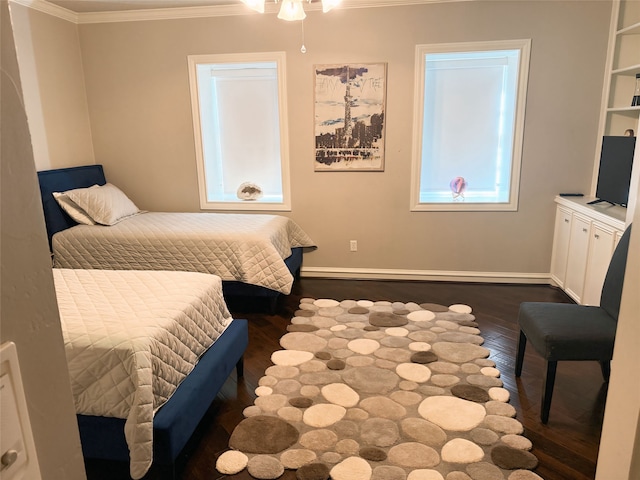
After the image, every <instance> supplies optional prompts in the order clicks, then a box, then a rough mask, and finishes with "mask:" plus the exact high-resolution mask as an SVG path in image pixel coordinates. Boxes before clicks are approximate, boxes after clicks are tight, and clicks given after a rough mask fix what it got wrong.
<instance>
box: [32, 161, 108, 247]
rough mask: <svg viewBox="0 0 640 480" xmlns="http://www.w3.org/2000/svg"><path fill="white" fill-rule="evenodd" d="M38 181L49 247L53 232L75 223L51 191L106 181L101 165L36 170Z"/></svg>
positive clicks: (84, 186)
mask: <svg viewBox="0 0 640 480" xmlns="http://www.w3.org/2000/svg"><path fill="white" fill-rule="evenodd" d="M38 181H39V182H40V194H41V195H42V207H43V209H44V221H45V224H46V226H47V236H48V237H49V248H51V238H52V237H53V235H54V234H55V233H58V232H60V231H62V230H65V229H67V228H70V227H73V226H74V225H77V223H76V222H75V220H73V219H72V218H71V217H70V216H69V215H67V214H66V212H65V211H64V210H62V208H60V205H58V202H56V200H55V198H53V195H52V193H53V192H64V191H65V190H72V189H74V188H86V187H91V186H93V185H96V184H97V185H104V184H105V183H107V182H106V179H105V178H104V170H103V168H102V165H84V166H81V167H70V168H58V169H56V170H43V171H41V172H38Z"/></svg>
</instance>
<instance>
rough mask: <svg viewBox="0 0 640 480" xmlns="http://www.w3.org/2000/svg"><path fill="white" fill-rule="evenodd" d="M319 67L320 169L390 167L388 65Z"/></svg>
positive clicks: (316, 127)
mask: <svg viewBox="0 0 640 480" xmlns="http://www.w3.org/2000/svg"><path fill="white" fill-rule="evenodd" d="M313 68H314V138H315V155H314V170H315V171H317V172H325V171H326V172H358V171H359V172H363V171H375V172H382V171H384V163H385V162H384V161H385V158H384V143H385V109H386V85H387V64H386V63H351V64H333V65H314V67H313Z"/></svg>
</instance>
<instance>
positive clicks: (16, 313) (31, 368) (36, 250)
mask: <svg viewBox="0 0 640 480" xmlns="http://www.w3.org/2000/svg"><path fill="white" fill-rule="evenodd" d="M8 12H9V10H8V9H7V2H6V1H5V0H3V1H2V2H0V14H1V17H2V30H1V31H2V42H1V43H2V68H1V71H2V80H1V82H0V83H1V84H2V101H1V102H0V103H1V104H2V112H1V115H2V127H1V128H2V131H1V136H2V168H1V171H0V183H1V188H0V191H1V192H2V194H1V196H0V202H1V205H2V215H1V220H0V231H1V232H2V234H1V238H0V245H1V249H0V266H1V268H0V272H1V282H0V285H1V289H0V290H1V299H0V301H1V304H2V308H1V309H0V312H1V313H0V317H1V318H0V342H1V343H4V342H8V341H12V342H14V343H15V344H16V347H17V352H18V359H19V362H20V370H21V374H22V382H23V385H24V389H25V396H26V398H27V404H28V410H29V417H30V422H31V427H32V430H33V434H34V440H35V446H36V451H37V457H38V460H39V464H40V472H41V474H42V478H43V479H45V480H47V479H50V480H60V479H65V480H82V479H84V478H86V477H85V473H84V463H83V460H82V451H81V449H80V438H79V436H78V428H77V424H76V419H75V408H74V404H73V398H72V395H71V386H70V383H69V375H68V374H67V364H66V359H65V353H64V344H63V340H62V332H61V330H60V319H59V316H58V307H57V304H56V298H55V291H54V287H53V277H52V275H51V266H50V265H51V261H50V258H49V249H48V245H47V235H46V232H45V228H44V220H43V217H42V205H41V202H40V191H39V189H38V184H37V180H36V169H35V165H34V162H33V152H32V149H31V142H30V140H31V139H30V135H29V129H28V126H27V119H26V114H25V109H24V105H23V95H22V89H21V85H20V74H19V72H18V64H17V61H16V57H15V49H14V40H13V31H12V28H11V23H10V20H9V13H8ZM25 478H28V479H29V480H32V479H34V478H35V477H34V476H32V475H27V476H26V477H25Z"/></svg>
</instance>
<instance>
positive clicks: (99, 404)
mask: <svg viewBox="0 0 640 480" xmlns="http://www.w3.org/2000/svg"><path fill="white" fill-rule="evenodd" d="M53 273H54V281H55V287H56V295H57V297H58V306H59V310H60V320H61V324H62V331H63V335H64V342H65V351H66V356H67V363H68V367H69V375H70V378H71V386H72V390H73V396H74V399H75V405H76V412H77V413H80V414H85V415H97V416H106V417H117V418H124V419H126V423H125V436H126V439H127V444H128V445H129V450H130V457H131V465H130V470H131V476H132V477H133V478H135V479H137V478H141V477H142V476H143V475H144V474H145V472H146V471H147V470H148V469H149V467H150V465H151V462H152V461H153V416H154V413H155V411H156V410H157V409H158V408H160V407H161V406H162V405H163V404H164V403H165V402H166V401H167V400H168V399H169V398H170V397H171V395H172V394H173V392H174V391H175V389H176V388H177V386H178V385H179V384H180V383H181V382H182V380H183V379H184V378H185V377H186V376H187V375H188V374H189V372H191V370H192V369H193V367H194V366H195V364H196V363H197V362H198V359H199V358H200V356H201V355H202V354H203V353H204V352H205V351H206V350H207V348H209V347H210V346H211V345H212V344H213V342H214V341H215V340H216V339H217V338H218V337H219V336H220V335H221V334H222V332H223V331H224V329H225V328H226V327H227V325H228V324H229V323H230V322H231V315H230V314H229V311H228V309H227V306H226V304H225V302H224V298H223V296H222V282H221V280H220V278H219V277H217V276H215V275H207V274H203V273H194V272H150V271H146V272H144V271H113V270H112V271H105V270H69V269H55V268H54V269H53Z"/></svg>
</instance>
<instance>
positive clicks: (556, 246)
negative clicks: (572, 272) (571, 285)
mask: <svg viewBox="0 0 640 480" xmlns="http://www.w3.org/2000/svg"><path fill="white" fill-rule="evenodd" d="M570 238H571V211H570V210H566V209H564V208H562V207H560V206H559V207H558V208H557V209H556V226H555V230H554V231H553V250H552V252H551V279H552V280H553V281H554V282H556V284H557V285H558V286H559V287H561V288H562V287H563V286H564V280H565V273H566V271H567V254H568V253H569V239H570Z"/></svg>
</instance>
